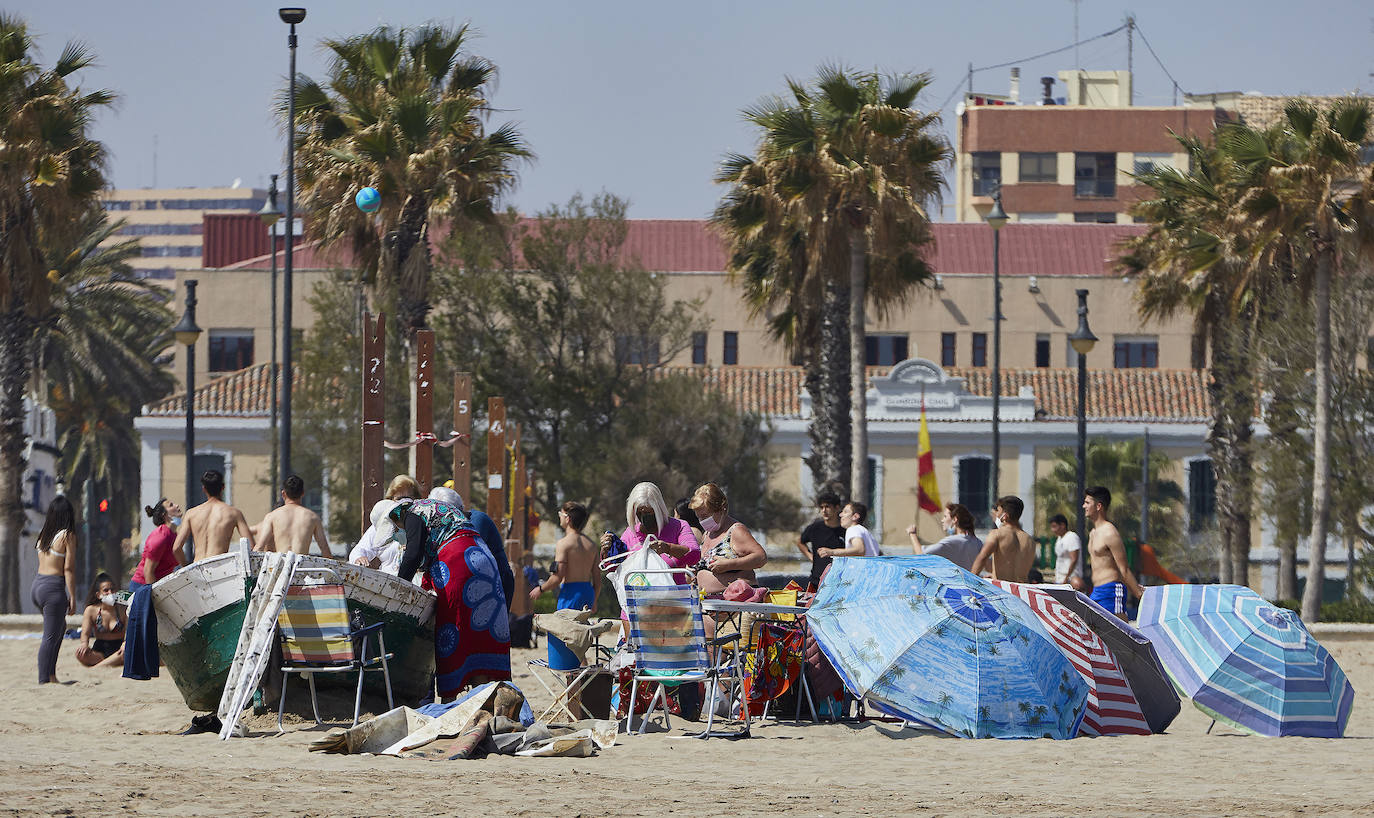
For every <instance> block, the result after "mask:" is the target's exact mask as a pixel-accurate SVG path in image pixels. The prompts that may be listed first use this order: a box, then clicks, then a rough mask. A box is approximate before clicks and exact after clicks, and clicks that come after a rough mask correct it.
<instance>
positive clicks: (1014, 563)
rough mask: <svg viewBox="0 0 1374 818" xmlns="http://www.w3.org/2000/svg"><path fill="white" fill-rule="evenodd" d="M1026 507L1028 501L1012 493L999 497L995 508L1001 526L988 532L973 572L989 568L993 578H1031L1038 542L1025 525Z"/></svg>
mask: <svg viewBox="0 0 1374 818" xmlns="http://www.w3.org/2000/svg"><path fill="white" fill-rule="evenodd" d="M1025 510H1026V504H1025V503H1023V502H1022V501H1021V498H1020V497H1017V496H1015V495H1013V494H1008V495H1006V496H1005V497H999V498H997V505H996V507H994V508H993V510H992V520H993V522H994V523H995V524H996V525H997V529H996V530H995V531H992V532H990V533H989V534H988V538H987V540H986V541H985V542H984V543H983V550H982V551H979V552H978V559H976V560H974V561H973V567H972V568H970V569H969V570H970V571H972V572H973V573H975V574H982V573H983V571H984V570H987V571H989V572H990V573H991V575H992V578H993V579H1000V580H1005V581H1007V582H1026V581H1027V580H1029V579H1030V571H1031V567H1032V566H1033V565H1035V552H1036V548H1035V541H1034V540H1032V539H1031V536H1030V535H1029V534H1027V533H1026V532H1025V531H1024V530H1022V528H1021V513H1022V512H1023V511H1025Z"/></svg>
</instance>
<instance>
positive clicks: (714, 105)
mask: <svg viewBox="0 0 1374 818" xmlns="http://www.w3.org/2000/svg"><path fill="white" fill-rule="evenodd" d="M279 5H281V4H280V3H278V2H270V3H267V2H259V0H233V2H225V0H180V1H179V2H174V0H162V2H153V0H125V1H124V2H119V3H111V2H108V0H102V1H101V2H94V0H10V2H9V3H7V4H6V10H7V13H11V14H16V15H18V16H19V17H21V18H23V19H24V20H26V21H27V22H28V24H29V29H30V33H31V34H32V35H33V36H34V37H35V38H36V39H37V43H38V48H39V58H40V61H41V62H42V63H43V64H44V65H46V66H50V65H51V64H52V62H53V60H55V59H56V58H57V56H58V55H59V54H60V53H61V50H62V47H63V45H64V43H66V42H67V41H69V40H80V41H83V42H85V43H86V44H87V45H88V46H89V47H90V48H91V49H92V50H93V51H94V52H95V54H96V56H97V58H98V64H97V65H96V66H94V67H92V68H90V69H87V70H85V71H83V72H82V73H81V75H80V84H81V85H82V86H83V87H85V88H87V89H94V88H105V89H109V90H112V91H114V92H116V93H117V94H118V95H119V103H118V105H117V106H116V107H115V108H114V109H113V110H111V111H109V112H107V113H105V114H104V115H102V116H101V117H100V118H99V120H98V121H97V122H96V123H95V126H94V131H95V134H94V135H95V137H96V138H98V139H100V140H102V141H103V142H105V143H106V145H107V146H108V148H109V150H110V153H111V156H112V159H111V167H110V176H111V182H112V184H113V186H114V187H118V188H138V187H154V186H156V187H211V186H228V185H231V184H232V183H233V182H234V181H235V180H239V181H240V182H241V184H242V185H244V186H252V187H259V188H262V187H266V184H267V179H268V176H269V174H271V173H274V172H280V171H279V170H278V169H279V168H281V167H282V166H284V164H285V137H284V134H285V131H284V128H283V127H282V126H281V125H280V124H279V123H278V122H277V121H276V120H275V119H274V117H273V113H272V102H273V99H274V97H275V95H276V94H277V93H278V91H279V90H280V89H281V88H284V87H285V83H286V76H287V73H288V67H287V66H288V56H289V54H288V49H287V26H286V25H285V24H284V23H282V22H281V21H280V20H279V19H278V17H277V7H278V6H279ZM306 6H307V8H308V9H309V12H308V15H307V17H306V20H305V22H303V23H302V24H301V25H300V26H299V27H298V32H299V35H300V48H299V50H298V53H297V59H298V68H299V71H300V72H301V73H303V74H306V75H308V76H311V77H313V78H316V79H323V78H324V77H325V76H326V70H327V66H328V61H327V57H326V55H325V54H324V53H323V52H322V50H321V48H320V43H321V41H322V40H324V39H329V38H341V37H346V36H350V35H354V34H362V33H365V32H367V31H368V30H370V29H372V28H374V27H376V26H379V25H389V26H392V27H403V26H414V25H418V24H421V23H425V22H430V21H436V22H441V23H447V24H469V25H470V26H471V27H472V28H473V29H474V30H475V31H476V33H477V36H476V37H475V38H473V39H472V40H471V41H470V43H471V45H470V50H471V51H472V52H473V53H476V54H480V55H482V56H484V57H486V58H488V59H490V60H492V61H494V62H495V63H496V65H497V66H498V68H499V71H500V79H499V84H498V86H497V88H496V90H495V93H494V94H493V95H492V103H493V106H494V107H495V108H496V109H497V110H496V111H495V112H494V113H493V115H492V119H491V121H492V123H493V124H497V123H502V122H507V121H509V122H514V123H517V124H518V126H519V128H520V130H521V132H522V133H523V134H524V136H525V138H526V140H527V141H528V143H529V144H530V146H531V147H532V149H533V150H534V152H535V154H536V160H535V161H534V162H533V163H531V164H529V165H527V166H524V167H523V168H522V169H521V171H520V184H519V186H518V187H517V188H516V189H515V190H514V191H513V192H512V193H511V194H510V196H509V197H508V203H510V204H514V205H515V206H516V207H517V208H519V209H520V210H521V211H523V212H526V213H534V212H538V211H539V210H540V209H542V208H545V207H548V206H549V205H550V204H553V203H563V202H566V201H567V200H568V198H569V197H570V196H572V195H574V194H576V193H579V192H581V193H585V194H588V195H591V194H594V193H597V192H600V191H603V190H604V191H607V192H610V193H613V194H615V195H618V196H621V197H623V198H626V199H628V200H629V202H630V216H631V217H634V218H664V219H672V218H683V219H695V218H703V217H705V216H707V215H709V214H710V212H711V209H712V208H713V207H714V206H715V204H716V202H717V201H718V200H719V198H720V196H721V193H722V189H721V188H720V187H719V186H717V185H715V184H713V183H712V181H711V179H712V176H713V173H714V171H715V168H716V165H717V164H718V162H719V161H720V159H721V157H722V156H723V155H725V154H726V153H728V152H743V153H749V152H752V150H753V147H754V143H755V140H756V134H755V133H754V132H753V131H751V129H750V127H749V126H747V125H746V124H745V123H744V122H743V121H742V119H741V117H740V111H741V109H743V108H745V107H747V106H749V105H750V104H752V103H753V102H755V101H757V100H758V99H759V98H761V97H764V96H767V95H770V94H776V93H780V92H782V91H784V90H785V89H786V84H785V81H786V78H787V77H794V78H797V79H807V78H809V77H812V76H814V74H815V70H816V68H817V66H820V65H825V64H839V65H844V66H848V67H852V68H860V69H878V70H881V71H885V72H919V71H929V72H931V73H932V74H933V75H934V80H933V82H932V84H931V89H930V90H929V91H928V92H927V93H926V94H925V95H924V96H923V97H922V98H921V99H920V100H919V101H918V103H917V107H919V108H923V109H932V108H935V107H936V106H940V105H941V104H942V103H944V102H945V101H946V100H947V99H949V100H950V103H949V105H948V107H945V108H944V109H943V113H944V122H945V127H946V130H947V131H948V128H949V125H950V123H952V122H953V120H954V118H955V111H954V106H955V104H956V103H957V101H958V96H957V95H954V97H953V98H951V95H952V94H954V92H956V91H962V88H963V86H964V84H965V82H966V73H967V69H968V66H969V65H970V63H971V64H972V65H973V66H974V67H975V68H978V67H982V66H993V65H997V64H1000V63H1005V62H1008V61H1013V60H1017V61H1018V62H1017V63H1016V64H1017V65H1019V66H1020V67H1021V76H1022V85H1021V87H1022V98H1023V99H1027V98H1033V97H1034V96H1035V95H1037V93H1038V91H1039V83H1038V78H1039V77H1041V76H1047V75H1055V74H1056V73H1057V72H1058V71H1060V70H1065V69H1072V68H1075V67H1081V68H1084V69H1090V70H1091V69H1124V68H1126V65H1127V42H1126V37H1125V34H1124V32H1123V33H1121V34H1117V35H1115V36H1112V37H1109V38H1101V39H1096V40H1093V41H1092V42H1089V43H1086V44H1083V45H1081V46H1079V47H1078V48H1077V49H1073V48H1070V49H1068V50H1067V51H1064V52H1062V53H1059V54H1055V55H1052V56H1048V57H1043V58H1040V59H1034V60H1025V59H1024V58H1025V57H1029V56H1034V55H1038V54H1042V53H1044V52H1048V51H1052V50H1054V49H1059V48H1062V47H1064V46H1068V45H1070V44H1071V43H1073V42H1074V40H1075V38H1074V26H1075V12H1076V13H1077V18H1078V19H1077V26H1078V32H1079V37H1078V38H1079V39H1080V40H1081V39H1088V38H1090V37H1094V36H1095V35H1098V34H1102V33H1104V32H1108V31H1110V30H1112V29H1115V28H1117V27H1118V26H1120V25H1121V24H1122V23H1123V22H1124V21H1125V18H1126V15H1127V14H1128V13H1134V14H1135V17H1136V20H1137V24H1138V26H1139V30H1140V34H1141V35H1143V38H1144V40H1147V41H1148V43H1149V46H1151V47H1152V48H1153V50H1154V52H1155V53H1156V54H1157V55H1158V58H1159V61H1160V62H1162V64H1163V67H1162V68H1161V65H1160V64H1159V62H1156V60H1155V59H1154V58H1153V57H1152V56H1151V54H1150V52H1149V50H1147V48H1146V47H1145V43H1144V42H1143V41H1142V37H1140V36H1137V38H1136V39H1135V49H1134V67H1135V86H1136V104H1137V105H1168V104H1170V103H1171V99H1172V92H1173V85H1174V81H1176V82H1177V83H1178V85H1179V86H1180V87H1181V88H1182V89H1183V90H1184V91H1187V92H1207V91H1229V90H1238V91H1259V92H1262V93H1265V94H1296V93H1309V94H1340V93H1347V92H1351V91H1355V90H1359V89H1361V88H1365V89H1368V88H1370V87H1371V86H1374V80H1371V79H1370V72H1371V70H1374V6H1371V5H1370V4H1368V3H1367V2H1355V1H1354V0H1321V2H1316V3H1306V4H1301V3H1293V2H1291V0H1283V2H1278V1H1277V0H1248V2H1215V1H1213V0H1184V1H1178V0H1152V2H1149V3H1145V4H1141V5H1140V6H1138V7H1135V8H1132V7H1131V6H1129V5H1123V4H1119V3H1114V2H1101V1H1100V0H1085V1H1084V2H1079V3H1077V4H1075V3H1074V2H1073V0H1039V2H1022V1H1019V0H982V2H977V3H965V2H949V0H945V2H939V3H934V2H919V0H905V2H897V0H848V2H844V3H840V2H836V0H830V2H818V1H816V0H793V1H792V2H782V1H781V0H751V1H750V2H738V0H692V1H691V2H687V3H676V4H667V3H653V2H642V0H641V2H634V3H631V2H620V1H619V0H616V1H615V2H612V1H611V0H583V1H582V2H578V3H570V2H567V0H561V1H558V2H555V1H554V0H528V1H527V2H506V3H497V4H487V5H463V4H457V3H452V2H449V3H443V2H437V0H406V1H405V2H398V3H383V2H362V0H329V1H328V2H320V0H314V3H313V5H311V3H310V2H307V3H306ZM1166 72H1167V73H1166ZM1170 75H1171V76H1172V77H1173V80H1170V78H1169V76H1170ZM1007 84H1008V69H1007V68H997V69H995V70H987V71H979V72H976V73H975V76H974V90H975V91H982V92H987V93H1005V92H1006V89H1007ZM1057 90H1058V93H1060V94H1062V93H1063V86H1062V85H1060V86H1058V89H1057ZM950 137H951V139H952V133H951V134H950ZM155 157H156V158H155ZM945 199H946V201H945V207H946V210H948V209H949V206H950V204H951V203H952V201H953V194H952V192H951V193H949V194H947V195H946V197H945Z"/></svg>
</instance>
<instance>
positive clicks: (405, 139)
mask: <svg viewBox="0 0 1374 818" xmlns="http://www.w3.org/2000/svg"><path fill="white" fill-rule="evenodd" d="M467 39H468V28H467V27H466V26H462V27H459V28H457V29H452V28H448V27H445V26H438V25H430V26H424V27H421V28H417V29H392V28H388V27H385V26H384V27H381V28H377V29H375V30H373V31H371V32H369V33H367V34H363V35H359V36H355V37H349V38H346V39H343V40H326V41H325V47H326V48H328V49H329V51H331V52H332V53H333V63H332V64H331V66H330V69H329V79H328V82H327V85H321V84H320V83H317V82H316V81H314V80H312V79H310V78H308V77H305V78H303V79H302V80H301V82H300V83H298V86H297V94H296V103H297V111H298V121H299V123H300V132H299V136H298V138H297V144H298V152H297V156H296V161H297V163H298V166H299V173H300V177H299V178H300V184H301V194H302V208H303V210H304V212H306V213H308V214H309V215H310V219H309V220H308V222H307V224H308V226H309V230H310V232H311V234H312V235H313V236H314V237H316V238H318V239H320V240H321V241H322V242H323V243H324V244H325V245H326V246H328V245H334V244H346V245H348V246H349V248H350V249H351V250H352V252H353V254H354V259H355V263H356V264H357V265H358V267H359V269H360V270H361V271H363V273H364V277H365V278H367V279H368V280H370V281H371V282H372V283H374V284H377V285H379V286H380V288H381V289H384V290H389V291H391V292H392V293H393V294H394V304H395V310H396V314H395V316H394V317H395V318H396V319H397V321H396V324H397V325H396V329H397V330H398V331H399V332H400V333H401V335H402V336H403V337H404V338H406V339H407V342H408V339H409V338H410V337H411V335H412V333H413V332H414V330H417V329H421V328H423V327H425V326H426V325H427V320H428V315H429V312H430V309H431V304H430V301H431V296H430V277H431V274H432V268H433V261H432V259H431V256H430V236H429V232H430V224H431V221H432V220H435V219H442V220H444V221H445V222H446V226H447V227H448V229H450V230H453V231H455V232H459V231H462V230H464V229H466V228H468V227H470V226H471V225H474V224H476V225H490V224H493V223H494V222H495V220H496V219H495V203H496V200H497V199H498V198H499V197H500V196H501V194H502V193H504V192H505V191H507V190H509V189H510V188H511V187H512V186H513V185H514V183H515V178H516V177H515V164H516V162H518V161H519V160H522V159H528V158H530V157H531V153H530V151H529V149H528V148H527V147H526V145H525V143H524V141H523V139H522V137H521V135H520V133H519V131H517V130H516V128H515V127H514V126H513V125H510V124H506V125H502V126H500V127H498V128H496V129H495V130H491V131H488V130H487V127H486V125H485V121H486V119H487V117H488V116H489V115H490V113H491V106H490V102H489V100H488V98H487V94H488V92H489V91H490V89H491V85H492V83H493V81H494V80H495V77H496V66H495V65H493V64H492V63H490V62H489V61H487V60H485V59H483V58H481V57H478V56H475V55H473V54H470V53H468V52H467V51H466V50H465V46H466V41H467ZM365 186H371V187H374V188H376V190H377V192H378V193H379V194H381V206H380V207H379V209H378V210H377V211H376V213H375V214H366V213H363V212H361V211H360V210H359V209H358V208H357V207H356V206H355V205H354V202H353V199H354V195H355V194H356V193H357V192H358V190H359V189H361V188H362V187H365Z"/></svg>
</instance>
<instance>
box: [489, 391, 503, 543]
mask: <svg viewBox="0 0 1374 818" xmlns="http://www.w3.org/2000/svg"><path fill="white" fill-rule="evenodd" d="M505 487H506V402H505V400H504V399H502V398H487V516H488V517H490V518H491V520H492V522H494V523H496V527H497V528H498V529H500V530H501V531H505V526H503V525H502V524H501V522H502V521H503V520H505V519H506V492H505Z"/></svg>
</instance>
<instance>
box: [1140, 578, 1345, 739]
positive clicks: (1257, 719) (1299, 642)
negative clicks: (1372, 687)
mask: <svg viewBox="0 0 1374 818" xmlns="http://www.w3.org/2000/svg"><path fill="white" fill-rule="evenodd" d="M1140 629H1141V630H1142V631H1144V632H1145V634H1146V635H1147V636H1149V637H1150V638H1151V639H1152V640H1154V642H1155V647H1156V648H1157V649H1158V650H1159V656H1160V659H1162V660H1163V662H1164V669H1165V670H1167V671H1168V672H1169V676H1170V678H1172V679H1173V681H1174V684H1175V685H1176V686H1177V687H1178V689H1179V691H1180V692H1182V693H1183V694H1184V695H1185V696H1190V697H1192V699H1193V704H1194V705H1196V706H1197V708H1198V709H1199V710H1201V711H1202V712H1204V713H1206V714H1207V715H1209V716H1211V717H1212V718H1214V719H1216V720H1217V721H1220V722H1225V723H1226V724H1229V725H1231V726H1233V727H1236V728H1239V729H1241V730H1244V731H1246V732H1250V733H1257V734H1259V735H1263V736H1322V737H1327V738H1337V737H1340V736H1343V735H1345V725H1346V722H1347V721H1348V720H1349V719H1350V708H1351V705H1352V704H1353V703H1354V700H1355V690H1354V688H1352V687H1351V686H1350V682H1349V681H1348V680H1347V679H1346V678H1345V673H1344V671H1342V670H1341V666H1340V665H1338V664H1337V663H1336V660H1335V659H1333V658H1332V657H1331V654H1330V653H1329V652H1328V651H1327V650H1326V648H1324V647H1322V645H1321V643H1319V642H1318V641H1317V640H1316V639H1314V638H1313V637H1312V634H1310V633H1308V632H1307V628H1306V626H1304V625H1303V623H1302V620H1301V619H1299V618H1298V616H1297V614H1295V613H1293V612H1292V611H1289V610H1285V609H1283V608H1276V607H1274V606H1273V605H1270V604H1269V603H1268V602H1266V601H1265V600H1264V599H1263V598H1261V597H1260V595H1259V594H1256V593H1255V592H1254V591H1252V590H1250V589H1249V588H1246V587H1244V586H1241V585H1162V586H1154V587H1151V588H1147V589H1146V590H1145V597H1144V598H1143V599H1142V600H1141V601H1140Z"/></svg>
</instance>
